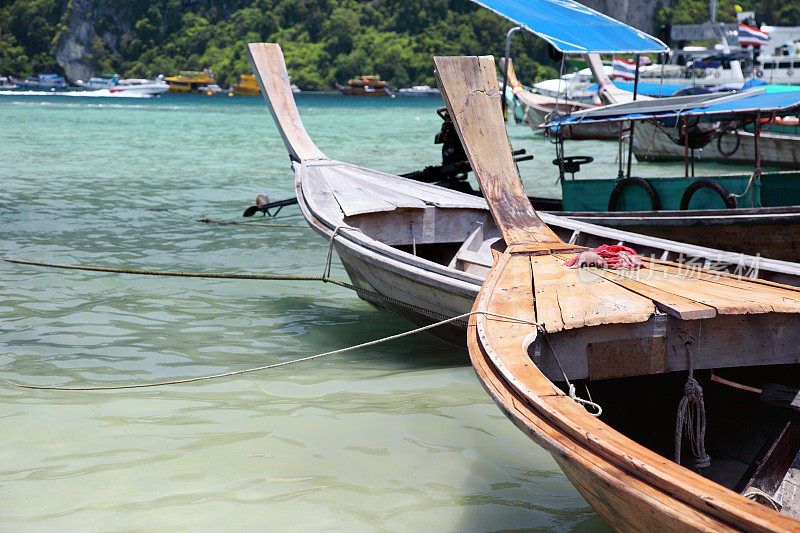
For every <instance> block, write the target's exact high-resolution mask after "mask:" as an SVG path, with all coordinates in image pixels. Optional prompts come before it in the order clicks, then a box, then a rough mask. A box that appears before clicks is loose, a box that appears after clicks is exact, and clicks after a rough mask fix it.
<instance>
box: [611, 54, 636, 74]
mask: <svg viewBox="0 0 800 533" xmlns="http://www.w3.org/2000/svg"><path fill="white" fill-rule="evenodd" d="M611 77H612V78H622V79H623V80H633V79H634V78H635V77H636V63H634V62H633V61H625V60H624V59H620V58H618V57H615V58H614V60H613V61H612V62H611Z"/></svg>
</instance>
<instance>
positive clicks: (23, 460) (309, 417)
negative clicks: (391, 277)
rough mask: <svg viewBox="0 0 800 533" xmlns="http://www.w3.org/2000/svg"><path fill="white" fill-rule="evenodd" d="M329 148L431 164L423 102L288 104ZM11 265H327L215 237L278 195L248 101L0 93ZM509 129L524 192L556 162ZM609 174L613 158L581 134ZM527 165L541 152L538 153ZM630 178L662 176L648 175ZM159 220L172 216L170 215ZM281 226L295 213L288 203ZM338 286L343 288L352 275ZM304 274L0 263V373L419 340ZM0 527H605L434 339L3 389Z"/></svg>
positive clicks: (266, 235)
mask: <svg viewBox="0 0 800 533" xmlns="http://www.w3.org/2000/svg"><path fill="white" fill-rule="evenodd" d="M298 100H299V106H300V110H301V114H302V116H303V118H304V121H305V123H306V126H307V128H308V130H309V131H310V133H311V135H312V136H313V137H314V138H315V140H317V142H318V144H319V146H320V147H321V148H322V150H323V151H325V152H326V153H328V154H329V155H331V156H332V157H335V158H338V159H341V160H346V161H350V162H354V163H358V164H362V165H365V166H369V167H373V168H377V169H380V170H386V171H390V172H404V171H408V170H413V169H415V168H417V167H421V166H424V165H426V164H434V163H436V162H437V160H438V159H439V147H438V146H434V145H433V144H432V140H433V135H434V133H435V132H436V131H437V130H438V128H439V124H440V122H439V119H438V117H436V115H435V114H434V110H435V108H436V107H437V106H439V105H441V101H440V100H438V99H436V98H413V99H411V98H409V99H400V98H398V99H395V100H389V99H385V100H380V99H375V100H373V99H364V100H359V99H347V98H344V97H340V96H334V95H301V96H300V97H299V98H298ZM0 122H1V123H2V128H0V139H1V140H2V142H0V161H2V164H0V180H2V187H0V253H1V254H2V255H3V256H11V257H20V258H29V259H36V260H42V261H54V262H63V263H80V264H90V265H104V266H118V267H128V268H152V269H171V270H189V271H206V272H258V273H304V274H312V275H318V274H320V273H321V270H322V265H323V263H324V259H325V253H326V246H325V243H324V242H322V241H321V240H320V239H319V237H318V236H317V235H316V234H314V233H313V232H311V231H310V230H308V229H306V228H265V227H244V226H238V227H237V226H216V225H207V224H201V223H197V222H193V221H191V220H188V219H187V218H184V217H186V216H190V217H199V216H207V217H210V218H214V219H221V220H228V219H238V218H239V216H240V214H241V212H242V210H243V208H244V207H246V206H248V205H250V204H251V203H252V201H253V200H254V199H255V195H256V193H258V192H266V193H268V194H269V195H270V197H271V198H273V199H278V198H284V197H288V196H290V195H291V193H292V177H291V173H290V171H289V165H288V158H287V157H286V154H285V151H284V148H283V145H282V143H281V140H280V138H279V136H278V134H277V132H276V130H275V128H274V126H273V124H272V120H271V118H270V117H269V115H268V113H267V112H266V108H265V107H264V105H263V103H262V102H261V100H260V99H259V98H249V99H248V98H235V99H227V98H221V97H220V98H207V97H199V96H170V95H167V96H165V97H162V98H157V99H136V100H129V99H123V98H114V99H111V98H108V99H106V98H82V97H61V96H0ZM529 131H530V130H529V129H528V128H527V127H525V126H511V127H510V135H511V139H512V142H513V143H514V145H515V147H525V148H528V149H529V150H533V151H534V152H535V153H536V155H537V159H536V160H534V161H531V162H526V163H523V164H522V165H521V168H522V171H523V174H524V176H525V177H524V180H525V182H526V186H527V187H528V190H529V192H531V193H535V194H541V195H553V194H557V192H558V189H557V186H556V183H555V173H554V171H553V169H554V167H553V166H552V165H550V160H551V159H552V157H553V156H552V152H551V150H550V147H549V146H547V145H546V143H545V142H544V141H542V140H532V139H531V138H530V134H529ZM583 146H584V147H586V148H585V149H586V150H588V151H589V152H592V155H595V157H597V158H598V159H599V162H600V163H601V164H602V163H603V162H605V163H607V164H613V161H614V157H615V149H614V147H613V146H608V145H604V144H601V143H589V144H585V145H583ZM539 154H542V155H541V156H540V155H539ZM648 168H650V170H646V169H645V170H643V171H642V172H639V174H640V175H642V174H646V173H648V172H658V171H659V169H658V167H648ZM164 210H169V211H164ZM281 215H282V216H284V215H285V218H282V219H281V222H283V223H290V224H291V223H299V224H302V223H303V221H302V218H301V217H299V216H298V214H297V211H296V209H295V210H293V208H287V209H284V211H283V212H282V213H281ZM334 276H335V277H338V278H340V279H345V274H344V271H343V269H341V267H339V266H335V267H334ZM409 328H410V326H409V324H408V323H406V322H405V321H403V320H402V319H399V318H396V317H395V316H393V315H391V314H387V313H384V312H380V311H377V310H375V309H373V308H372V307H370V306H369V305H367V304H366V303H364V302H362V301H360V300H359V299H357V298H356V297H355V296H354V295H353V294H352V293H350V292H348V291H345V290H343V289H339V288H336V287H330V286H321V285H319V284H302V283H298V282H294V283H292V282H277V283H270V282H255V281H224V280H199V279H196V280H195V279H175V278H146V277H135V276H130V275H114V274H102V273H89V272H78V271H62V270H47V269H40V268H35V267H27V266H19V265H11V264H7V263H2V264H0V370H1V371H2V377H4V378H7V379H11V380H15V381H21V382H25V383H35V384H62V385H67V386H81V385H91V384H101V385H114V384H125V383H137V382H147V381H159V380H168V379H179V378H186V377H192V376H199V375H204V374H211V373H218V372H226V371H230V370H237V369H244V368H248V367H252V366H258V365H262V364H269V363H273V362H278V361H284V360H288V359H293V358H297V357H301V356H305V355H309V354H314V353H319V352H323V351H327V350H331V349H334V348H339V347H344V346H348V345H352V344H356V343H358V342H362V341H364V340H368V339H374V338H379V337H382V336H386V335H389V334H393V333H398V332H401V331H404V330H406V329H409ZM0 403H1V404H2V410H0V431H2V434H3V439H2V440H1V441H0V530H14V531H53V530H66V531H70V530H87V531H188V530H209V531H210V530H219V529H221V528H226V529H227V530H231V531H243V530H253V529H255V528H260V529H265V528H266V529H269V530H279V529H281V530H299V531H318V530H387V531H389V530H391V531H415V530H416V531H419V530H422V531H430V530H437V531H486V530H501V529H542V530H555V531H565V530H584V531H590V530H602V529H604V528H605V526H604V525H603V523H602V522H601V521H600V519H599V518H598V517H597V515H596V514H594V512H593V511H592V510H591V508H589V507H588V506H587V504H586V503H585V501H584V500H583V499H582V498H581V497H580V495H579V494H578V493H577V492H576V491H575V489H574V488H573V487H572V486H571V485H570V484H569V482H568V481H567V480H566V478H565V477H564V476H563V474H562V473H561V472H560V471H559V470H558V468H557V467H556V466H555V464H554V462H553V461H552V459H551V458H550V456H549V455H548V454H547V453H545V452H544V451H543V450H541V449H540V448H538V447H536V446H535V445H533V444H532V443H531V442H530V441H529V440H528V439H527V438H526V437H525V436H523V434H522V433H521V432H519V431H518V430H517V429H516V428H515V427H514V426H513V425H512V424H511V423H509V422H508V421H507V420H506V419H505V418H504V417H503V416H502V415H501V414H500V412H499V410H498V409H497V408H496V407H495V406H494V404H493V403H492V401H491V400H490V399H489V397H488V396H487V395H486V393H485V392H484V391H483V389H482V388H481V386H480V385H479V383H478V381H477V379H476V377H475V376H474V374H473V372H472V370H471V368H470V367H469V365H468V361H467V357H466V353H465V351H464V350H461V349H458V348H454V347H453V346H450V345H447V344H444V343H442V342H440V341H438V340H436V339H435V338H433V337H431V336H428V335H421V336H418V337H415V338H407V339H403V340H399V341H396V342H393V343H391V344H385V345H381V346H375V347H372V348H368V349H363V350H359V351H355V352H351V353H348V354H345V355H341V356H336V357H332V358H328V359H323V360H317V361H314V362H309V363H305V364H302V365H297V366H290V367H286V368H282V369H278V370H272V371H267V372H262V373H257V374H249V375H246V376H240V377H233V378H227V379H221V380H216V381H209V382H203V383H194V384H189V385H180V386H169V387H163V388H157V389H143V390H136V391H114V392H44V391H29V390H22V389H17V388H13V387H10V386H7V385H2V386H0Z"/></svg>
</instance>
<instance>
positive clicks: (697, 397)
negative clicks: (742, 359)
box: [675, 342, 711, 470]
mask: <svg viewBox="0 0 800 533" xmlns="http://www.w3.org/2000/svg"><path fill="white" fill-rule="evenodd" d="M686 357H687V358H688V360H689V375H688V376H687V378H686V384H685V385H684V386H683V398H681V401H680V403H679V404H678V414H677V417H676V420H675V462H676V463H678V464H681V447H682V445H683V432H684V430H685V431H686V437H687V439H688V441H689V445H690V447H691V450H692V454H693V455H694V467H695V468H696V469H698V470H699V469H701V468H706V467H708V466H709V465H711V457H710V456H709V455H708V454H707V453H706V406H705V402H704V401H703V388H702V387H701V386H700V384H699V383H698V382H697V380H696V379H695V378H694V356H693V355H692V350H691V343H689V342H687V343H686Z"/></svg>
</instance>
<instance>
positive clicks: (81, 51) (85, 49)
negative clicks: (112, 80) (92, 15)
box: [56, 0, 97, 82]
mask: <svg viewBox="0 0 800 533" xmlns="http://www.w3.org/2000/svg"><path fill="white" fill-rule="evenodd" d="M87 4H88V5H87ZM91 4H92V2H80V1H77V0H73V9H72V21H71V22H70V25H69V33H68V34H67V35H65V36H64V37H62V38H61V40H60V41H59V43H58V49H57V50H56V61H57V62H58V64H59V65H60V66H61V68H63V69H64V73H65V74H66V77H67V79H68V80H70V81H71V82H75V80H88V79H89V78H91V77H92V76H94V75H95V69H94V65H93V64H92V62H91V60H90V58H88V57H87V56H88V55H89V54H90V52H91V50H92V40H93V39H94V38H95V37H96V36H97V35H96V34H95V32H94V29H92V26H91V24H89V21H88V20H87V19H86V16H85V15H86V13H87V12H88V10H84V9H82V8H84V7H88V8H91Z"/></svg>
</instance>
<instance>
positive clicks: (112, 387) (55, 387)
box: [3, 311, 536, 391]
mask: <svg viewBox="0 0 800 533" xmlns="http://www.w3.org/2000/svg"><path fill="white" fill-rule="evenodd" d="M475 314H483V315H489V316H493V317H495V318H504V319H507V320H513V321H515V322H523V323H526V324H531V325H536V324H535V323H534V322H530V321H528V320H523V319H521V318H515V317H512V316H507V315H500V314H497V313H490V312H488V311H470V312H469V313H464V314H461V315H458V316H454V317H450V318H447V319H445V320H440V321H439V322H436V323H433V324H428V325H427V326H422V327H419V328H415V329H412V330H409V331H404V332H402V333H396V334H395V335H389V336H388V337H383V338H380V339H375V340H372V341H367V342H362V343H360V344H356V345H353V346H348V347H346V348H339V349H338V350H331V351H329V352H323V353H318V354H315V355H309V356H307V357H301V358H299V359H292V360H291V361H281V362H280V363H273V364H271V365H263V366H257V367H253V368H246V369H244V370H233V371H231V372H222V373H220V374H209V375H206V376H197V377H193V378H185V379H174V380H170V381H158V382H155V383H136V384H132V385H108V386H93V387H62V386H58V385H26V384H24V383H17V382H15V381H11V380H8V379H3V381H5V382H6V383H8V384H9V385H13V386H14V387H19V388H23V389H35V390H58V391H99V390H122V389H143V388H148V387H162V386H165V385H178V384H182V383H193V382H196V381H207V380H211V379H219V378H224V377H229V376H239V375H242V374H249V373H251V372H259V371H262V370H269V369H271V368H278V367H281V366H287V365H293V364H297V363H303V362H306V361H312V360H314V359H319V358H321V357H327V356H331V355H337V354H341V353H345V352H350V351H352V350H358V349H359V348H367V347H368V346H374V345H376V344H381V343H384V342H389V341H393V340H396V339H400V338H403V337H408V336H409V335H416V334H417V333H422V332H423V331H427V330H429V329H433V328H436V327H439V326H443V325H444V324H447V323H450V322H455V321H456V320H463V319H465V318H467V317H469V316H472V315H475Z"/></svg>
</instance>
